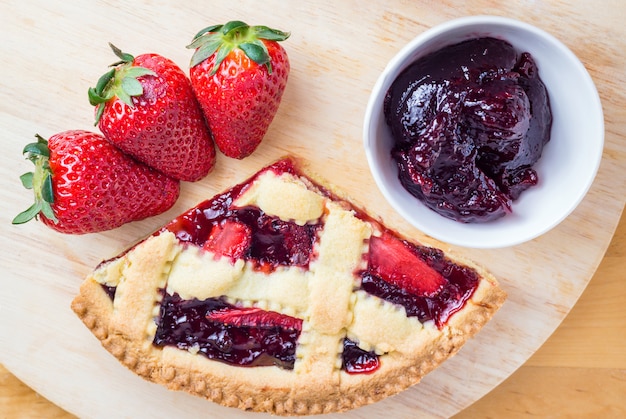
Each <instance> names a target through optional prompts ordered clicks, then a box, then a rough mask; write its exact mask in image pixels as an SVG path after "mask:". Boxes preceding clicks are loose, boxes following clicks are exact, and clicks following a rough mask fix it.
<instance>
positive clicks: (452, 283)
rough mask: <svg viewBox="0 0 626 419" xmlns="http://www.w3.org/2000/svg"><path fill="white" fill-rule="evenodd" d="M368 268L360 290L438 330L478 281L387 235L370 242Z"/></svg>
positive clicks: (431, 252) (434, 253) (435, 253)
mask: <svg viewBox="0 0 626 419" xmlns="http://www.w3.org/2000/svg"><path fill="white" fill-rule="evenodd" d="M368 261H369V262H368V268H367V269H366V270H365V271H363V272H361V289H363V290H364V291H366V292H368V293H369V294H372V295H375V296H377V297H379V298H382V299H384V300H386V301H389V302H392V303H394V304H400V305H401V306H403V307H404V308H405V310H406V313H407V315H408V316H416V317H417V318H418V320H419V321H420V322H425V321H428V320H433V321H434V322H435V324H436V325H437V327H439V328H441V327H443V326H444V325H445V323H446V322H447V321H448V319H449V318H450V316H451V315H452V314H454V313H456V312H457V311H459V310H460V309H461V308H463V306H464V305H465V303H466V301H467V300H468V299H469V298H470V297H471V296H472V294H473V293H474V291H475V289H476V287H477V286H478V282H479V280H480V277H479V275H478V273H477V272H476V271H475V270H473V269H471V268H469V267H466V266H459V265H457V264H455V263H453V262H452V261H450V260H449V259H447V258H446V257H445V255H444V253H443V252H442V251H441V250H439V249H434V248H430V247H426V246H416V245H413V244H411V243H409V242H407V241H404V240H399V239H397V238H395V237H394V236H392V235H391V234H390V233H384V234H383V235H382V236H381V237H380V238H377V237H372V238H371V239H370V250H369V255H368Z"/></svg>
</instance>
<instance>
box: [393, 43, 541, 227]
mask: <svg viewBox="0 0 626 419" xmlns="http://www.w3.org/2000/svg"><path fill="white" fill-rule="evenodd" d="M384 113H385V118H386V121H387V124H388V125H389V127H390V129H391V133H392V137H393V139H394V141H395V144H394V147H393V150H392V156H393V158H394V159H395V160H396V163H397V165H398V169H399V178H400V181H401V183H402V185H403V186H404V187H405V188H406V189H407V191H409V192H410V193H411V194H413V195H414V196H415V197H417V198H418V199H420V200H421V201H422V202H423V203H424V204H425V205H426V206H428V207H429V208H431V209H432V210H434V211H436V212H438V213H439V214H441V215H443V216H445V217H447V218H451V219H453V220H457V221H461V222H484V221H489V220H493V219H496V218H499V217H502V216H504V215H505V214H506V213H508V212H510V211H511V202H512V201H513V200H515V199H517V198H518V197H519V195H520V194H521V193H522V192H523V191H524V190H526V189H527V188H529V187H530V186H533V185H535V184H536V183H537V181H538V178H537V173H536V172H535V171H534V170H533V169H532V165H534V164H535V162H537V160H539V158H540V157H541V153H542V149H543V146H544V145H545V144H546V143H547V142H548V141H549V140H550V130H551V125H552V114H551V110H550V103H549V98H548V94H547V91H546V88H545V86H544V84H543V82H542V81H541V79H540V78H539V76H538V71H537V67H536V65H535V63H534V61H533V59H532V57H531V56H530V55H529V54H528V53H522V54H518V53H517V51H515V49H514V48H513V46H511V45H510V44H508V43H507V42H505V41H502V40H498V39H494V38H480V39H473V40H469V41H465V42H462V43H459V44H456V45H451V46H448V47H445V48H443V49H441V50H438V51H435V52H434V53H432V54H429V55H427V56H425V57H423V58H421V59H419V60H417V61H416V62H415V63H413V64H412V65H410V66H409V67H408V68H407V69H406V70H404V72H403V73H402V74H400V75H399V76H398V78H397V79H396V80H395V81H394V83H393V84H392V86H391V87H390V89H389V91H388V92H387V95H386V97H385V104H384Z"/></svg>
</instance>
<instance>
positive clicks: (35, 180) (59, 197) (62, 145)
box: [13, 130, 180, 234]
mask: <svg viewBox="0 0 626 419" xmlns="http://www.w3.org/2000/svg"><path fill="white" fill-rule="evenodd" d="M36 137H37V142H35V143H31V144H28V145H27V146H26V147H25V148H24V154H25V155H26V156H27V158H28V159H29V160H31V161H32V162H33V163H34V164H35V171H34V172H29V173H25V174H24V175H22V176H21V177H20V179H21V180H22V184H23V185H24V186H25V187H26V188H27V189H33V191H34V194H35V203H34V204H33V205H32V206H31V207H30V208H29V209H27V210H26V211H24V212H22V213H21V214H19V215H18V216H17V217H15V219H14V220H13V224H21V223H25V222H27V221H29V220H31V219H33V218H39V219H40V220H41V221H42V222H43V223H44V224H46V225H48V226H49V227H51V228H53V229H55V230H57V231H60V232H62V233H70V234H84V233H94V232H97V231H104V230H110V229H113V228H116V227H119V226H121V225H122V224H125V223H128V222H130V221H135V220H140V219H143V218H146V217H150V216H153V215H157V214H160V213H162V212H164V211H166V210H168V209H169V208H170V207H171V206H172V205H174V202H176V199H177V198H178V194H179V190H180V189H179V187H180V183H179V181H178V180H175V179H172V178H170V177H168V176H166V175H164V174H163V173H161V172H159V171H157V170H155V169H152V168H151V167H148V166H146V165H144V164H142V163H140V162H138V161H136V160H134V159H133V158H131V157H129V156H127V155H125V154H124V153H122V152H121V151H120V150H118V149H117V148H116V147H115V146H113V145H112V144H111V143H109V142H108V141H107V140H106V139H105V138H104V137H103V136H102V135H100V134H95V133H92V132H89V131H83V130H73V131H65V132H61V133H59V134H56V135H53V136H52V137H50V139H49V140H48V141H47V140H45V139H44V138H42V137H40V136H38V135H37V136H36Z"/></svg>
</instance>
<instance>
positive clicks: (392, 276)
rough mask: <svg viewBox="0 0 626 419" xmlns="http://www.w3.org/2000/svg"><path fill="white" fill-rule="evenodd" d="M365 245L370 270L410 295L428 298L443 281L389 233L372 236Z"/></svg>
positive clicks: (440, 286)
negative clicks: (368, 247) (367, 249)
mask: <svg viewBox="0 0 626 419" xmlns="http://www.w3.org/2000/svg"><path fill="white" fill-rule="evenodd" d="M369 246H370V250H369V261H368V262H369V269H370V271H371V272H372V273H373V274H375V275H377V276H379V277H381V278H382V279H383V280H385V281H387V282H389V283H391V284H393V285H396V286H398V287H400V288H402V289H404V290H406V291H408V292H410V293H412V294H415V295H419V296H432V295H434V294H436V293H437V292H438V291H439V290H440V289H441V288H442V287H443V286H444V285H445V284H446V282H447V281H446V279H445V278H444V277H443V276H442V275H441V274H440V273H439V272H437V271H435V270H434V269H433V268H431V267H430V266H428V265H427V264H426V262H424V261H423V260H422V259H421V258H420V257H419V256H418V255H417V253H416V252H415V251H413V250H412V248H411V245H410V244H409V243H407V242H405V241H402V240H400V239H398V238H396V237H394V236H393V235H391V234H389V233H383V235H382V236H380V237H375V236H372V237H371V238H370V243H369Z"/></svg>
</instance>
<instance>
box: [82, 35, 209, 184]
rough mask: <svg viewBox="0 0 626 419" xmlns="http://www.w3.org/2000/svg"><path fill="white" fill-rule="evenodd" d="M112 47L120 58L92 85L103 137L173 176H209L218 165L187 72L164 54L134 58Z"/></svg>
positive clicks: (138, 158) (98, 121) (93, 103)
mask: <svg viewBox="0 0 626 419" xmlns="http://www.w3.org/2000/svg"><path fill="white" fill-rule="evenodd" d="M110 46H111V48H112V49H113V52H114V53H115V54H116V55H117V56H118V57H119V58H120V61H118V62H117V63H114V64H113V65H112V67H113V68H112V69H111V70H109V71H108V72H107V73H106V74H104V75H103V76H102V77H101V78H100V80H98V83H97V85H96V87H92V88H90V89H89V101H90V103H91V104H92V105H94V106H95V107H96V111H95V114H96V124H97V125H98V127H99V128H100V130H101V131H102V133H103V134H104V136H105V137H106V138H107V140H109V141H110V142H111V143H113V144H114V145H116V146H117V147H119V149H120V150H122V151H124V152H125V153H127V154H130V155H131V156H133V157H135V158H136V159H137V160H139V161H141V162H143V163H145V164H147V165H148V166H150V167H153V168H155V169H157V170H160V171H161V172H163V173H165V174H166V175H168V176H170V177H173V178H175V179H180V180H185V181H196V180H199V179H201V178H203V177H205V176H206V175H207V174H208V173H209V172H210V171H211V169H212V168H213V166H214V164H215V146H214V144H213V140H212V139H211V133H210V131H209V128H208V126H207V125H206V121H205V120H204V116H203V115H202V110H201V109H200V106H199V104H198V101H197V100H196V98H195V96H194V93H193V89H192V88H191V83H190V82H189V79H188V78H187V76H186V75H185V73H184V72H183V71H182V70H181V69H180V68H179V67H178V66H177V65H176V64H175V63H174V62H172V61H171V60H169V59H167V58H165V57H162V56H160V55H157V54H143V55H139V56H137V57H133V56H132V55H130V54H126V53H123V52H122V51H120V50H119V49H118V48H116V47H115V46H113V45H111V44H110Z"/></svg>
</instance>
